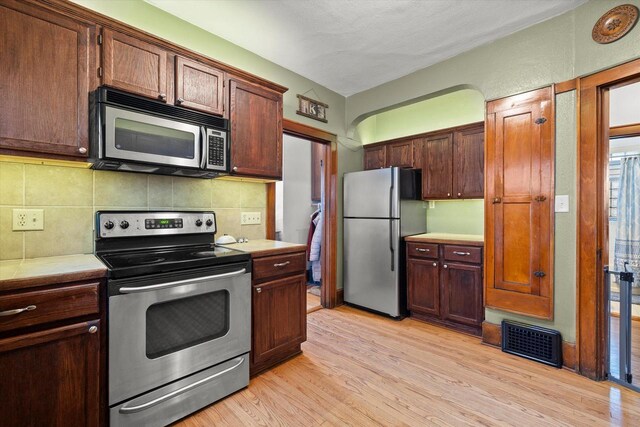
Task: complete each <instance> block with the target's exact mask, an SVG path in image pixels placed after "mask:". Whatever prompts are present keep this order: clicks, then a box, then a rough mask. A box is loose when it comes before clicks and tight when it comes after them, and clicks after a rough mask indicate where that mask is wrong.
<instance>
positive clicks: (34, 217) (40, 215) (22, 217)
mask: <svg viewBox="0 0 640 427" xmlns="http://www.w3.org/2000/svg"><path fill="white" fill-rule="evenodd" d="M12 229H13V231H26V230H44V210H42V209H13V227H12Z"/></svg>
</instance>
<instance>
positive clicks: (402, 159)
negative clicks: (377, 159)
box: [386, 141, 413, 168]
mask: <svg viewBox="0 0 640 427" xmlns="http://www.w3.org/2000/svg"><path fill="white" fill-rule="evenodd" d="M386 166H387V167H394V166H395V167H399V168H412V167H413V143H412V142H411V141H405V142H397V143H395V144H390V145H388V146H387V162H386Z"/></svg>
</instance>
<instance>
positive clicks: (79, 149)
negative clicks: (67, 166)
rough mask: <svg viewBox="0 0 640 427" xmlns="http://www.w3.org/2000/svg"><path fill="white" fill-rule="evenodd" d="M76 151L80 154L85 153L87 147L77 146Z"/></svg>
mask: <svg viewBox="0 0 640 427" xmlns="http://www.w3.org/2000/svg"><path fill="white" fill-rule="evenodd" d="M78 153H80V154H86V153H87V149H86V148H84V147H80V148H78Z"/></svg>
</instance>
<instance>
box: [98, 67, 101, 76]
mask: <svg viewBox="0 0 640 427" xmlns="http://www.w3.org/2000/svg"><path fill="white" fill-rule="evenodd" d="M98 77H102V67H98Z"/></svg>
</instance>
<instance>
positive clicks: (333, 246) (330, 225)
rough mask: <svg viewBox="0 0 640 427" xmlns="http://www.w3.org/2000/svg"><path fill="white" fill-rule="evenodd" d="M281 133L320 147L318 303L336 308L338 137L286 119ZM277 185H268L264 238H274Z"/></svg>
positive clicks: (283, 121)
mask: <svg viewBox="0 0 640 427" xmlns="http://www.w3.org/2000/svg"><path fill="white" fill-rule="evenodd" d="M282 130H283V133H285V134H286V135H290V136H295V137H298V138H302V139H306V140H309V141H312V142H315V143H320V144H323V145H324V147H325V149H324V152H323V156H322V157H323V161H324V163H325V165H326V166H325V168H324V182H325V186H324V193H323V196H324V201H325V223H324V228H323V235H322V247H323V248H328V249H329V250H323V251H322V252H321V256H322V279H323V282H322V286H321V294H320V303H321V304H322V306H323V307H324V308H334V307H335V306H336V305H337V300H338V292H337V265H338V264H337V257H338V204H337V202H338V137H337V136H336V135H335V134H333V133H330V132H326V131H323V130H321V129H318V128H314V127H312V126H309V125H305V124H303V123H299V122H295V121H293V120H289V119H286V118H284V119H282ZM275 212H276V185H275V183H269V184H267V212H266V216H267V218H266V221H267V222H266V228H267V239H275V235H276V230H275V229H276V227H275V224H276V215H275Z"/></svg>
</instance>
